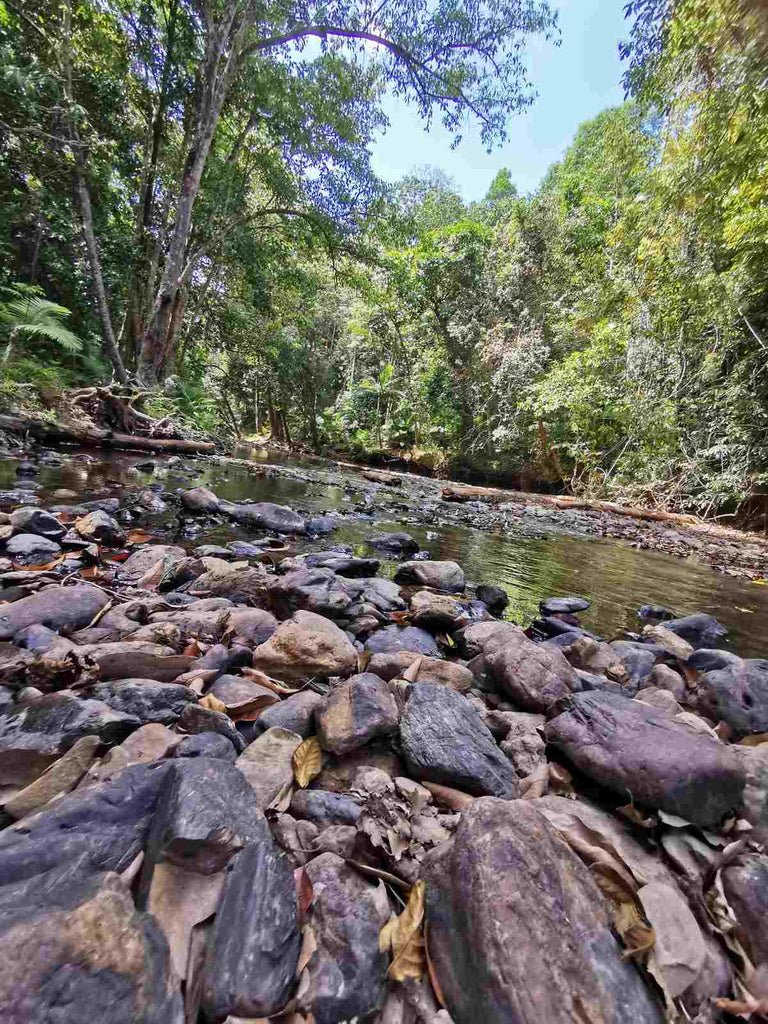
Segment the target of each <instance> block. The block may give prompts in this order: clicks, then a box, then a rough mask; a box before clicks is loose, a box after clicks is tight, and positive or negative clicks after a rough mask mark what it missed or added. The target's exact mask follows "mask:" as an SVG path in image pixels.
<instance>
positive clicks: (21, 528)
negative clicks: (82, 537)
mask: <svg viewBox="0 0 768 1024" xmlns="http://www.w3.org/2000/svg"><path fill="white" fill-rule="evenodd" d="M11 526H12V527H13V528H14V530H16V531H17V532H18V533H37V534H39V535H40V536H41V537H47V538H48V540H61V538H62V537H63V536H64V534H65V533H66V532H67V528H66V526H63V525H62V524H61V523H60V522H59V520H58V519H57V518H56V516H53V515H51V513H50V512H44V511H43V510H42V509H38V508H17V509H16V511H15V512H11Z"/></svg>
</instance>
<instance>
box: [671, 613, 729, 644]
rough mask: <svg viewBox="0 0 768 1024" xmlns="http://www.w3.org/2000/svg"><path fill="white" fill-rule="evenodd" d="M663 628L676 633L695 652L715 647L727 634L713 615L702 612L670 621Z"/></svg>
mask: <svg viewBox="0 0 768 1024" xmlns="http://www.w3.org/2000/svg"><path fill="white" fill-rule="evenodd" d="M664 628H665V629H671V630H672V632H673V633H677V635H678V636H681V637H682V638H683V640H687V641H688V643H689V644H691V646H692V647H694V648H695V649H696V650H698V649H699V648H700V647H704V648H710V647H717V645H718V644H719V643H720V641H721V640H723V639H724V638H725V636H726V634H727V632H728V630H727V629H726V628H725V626H723V625H721V623H719V622H718V621H717V619H716V618H715V617H714V615H706V614H704V613H703V612H699V613H697V614H696V615H684V616H683V617H682V618H681V619H670V620H669V622H665V623H664Z"/></svg>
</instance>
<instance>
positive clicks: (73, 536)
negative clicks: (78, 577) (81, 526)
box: [61, 526, 93, 557]
mask: <svg viewBox="0 0 768 1024" xmlns="http://www.w3.org/2000/svg"><path fill="white" fill-rule="evenodd" d="M61 543H62V546H63V547H65V548H76V549H77V551H78V552H87V551H88V550H89V549H90V548H92V547H93V544H92V542H91V541H89V540H86V539H85V538H84V537H81V536H80V534H79V533H78V532H77V530H76V529H75V528H74V526H73V527H72V529H71V530H67V532H66V533H65V534H64V536H63V537H62V538H61ZM74 554H75V552H70V555H69V557H73V556H74Z"/></svg>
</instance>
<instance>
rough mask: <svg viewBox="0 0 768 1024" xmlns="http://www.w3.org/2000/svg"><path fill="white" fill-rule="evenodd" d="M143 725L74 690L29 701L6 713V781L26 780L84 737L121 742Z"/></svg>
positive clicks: (0, 733) (0, 749)
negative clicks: (76, 694)
mask: <svg viewBox="0 0 768 1024" xmlns="http://www.w3.org/2000/svg"><path fill="white" fill-rule="evenodd" d="M141 724H142V723H141V720H140V719H139V718H137V717H136V716H135V715H132V714H127V713H125V712H123V711H113V709H112V708H111V707H109V705H107V704H105V703H104V702H103V701H100V700H87V699H83V698H81V697H77V696H75V694H74V693H72V692H71V691H68V690H62V691H61V692H60V693H48V694H45V695H44V696H41V697H34V698H32V699H31V700H25V701H24V702H23V703H21V704H18V705H16V706H15V707H14V708H13V710H12V711H9V712H8V713H7V714H5V715H2V716H1V717H0V771H1V772H2V776H3V781H4V782H6V783H8V782H16V783H17V784H19V785H26V784H27V783H29V782H32V781H33V780H34V779H36V778H37V777H38V776H39V775H41V774H42V773H43V771H45V769H46V768H47V767H48V765H49V764H51V763H52V762H53V761H55V760H57V759H58V758H59V757H60V756H61V754H63V753H65V752H66V751H67V750H69V748H70V747H71V746H73V745H74V743H75V742H76V741H77V740H79V739H80V738H81V737H83V736H98V738H99V739H100V740H101V741H102V742H104V743H119V742H120V741H121V740H122V739H125V737H126V736H127V735H128V734H129V733H131V732H133V730H134V729H138V727H139V726H140V725H141Z"/></svg>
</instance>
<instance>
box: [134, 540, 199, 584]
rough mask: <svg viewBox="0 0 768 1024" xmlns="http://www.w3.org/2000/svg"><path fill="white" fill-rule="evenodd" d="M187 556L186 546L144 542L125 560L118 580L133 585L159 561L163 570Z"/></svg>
mask: <svg viewBox="0 0 768 1024" xmlns="http://www.w3.org/2000/svg"><path fill="white" fill-rule="evenodd" d="M186 557H187V553H186V551H185V550H184V548H180V547H176V546H174V545H173V544H142V545H141V547H139V549H138V550H137V551H134V552H133V554H132V555H131V556H130V558H127V559H126V560H125V561H124V562H123V564H122V566H121V567H120V569H119V571H118V574H117V579H118V582H120V583H125V584H127V585H129V586H133V585H135V584H136V583H138V581H139V580H140V579H141V578H142V576H146V574H147V573H148V572H149V571H150V570H151V569H153V568H154V567H155V566H157V564H158V562H162V563H163V570H166V569H169V568H170V567H171V566H172V565H173V564H174V563H176V562H180V561H181V560H182V558H186Z"/></svg>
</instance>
